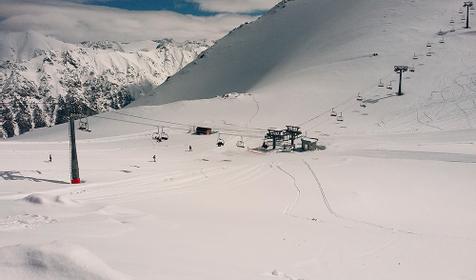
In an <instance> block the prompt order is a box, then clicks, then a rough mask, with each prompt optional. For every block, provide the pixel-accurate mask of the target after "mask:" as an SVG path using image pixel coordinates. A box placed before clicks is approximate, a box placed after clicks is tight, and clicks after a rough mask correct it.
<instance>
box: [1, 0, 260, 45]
mask: <svg viewBox="0 0 476 280" xmlns="http://www.w3.org/2000/svg"><path fill="white" fill-rule="evenodd" d="M76 2H81V0H74V1H73V2H65V1H48V0H37V1H34V2H33V1H24V0H0V31H6V32H24V31H30V30H34V31H37V32H39V33H42V34H45V35H49V36H53V37H56V38H58V39H60V40H63V41H65V42H79V41H86V40H93V41H94V40H116V41H125V42H128V41H138V40H150V39H161V38H174V39H176V40H178V41H183V40H191V39H211V40H214V39H218V38H220V37H222V36H223V35H225V34H226V33H227V32H228V31H230V30H231V29H233V28H234V27H236V26H238V25H240V24H241V23H243V22H245V21H251V20H253V19H254V17H250V16H246V15H233V14H218V15H215V16H208V17H200V16H192V15H183V14H179V13H175V12H169V11H127V10H121V9H115V8H108V7H99V6H91V5H83V4H80V3H76Z"/></svg>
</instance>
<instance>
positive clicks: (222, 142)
mask: <svg viewBox="0 0 476 280" xmlns="http://www.w3.org/2000/svg"><path fill="white" fill-rule="evenodd" d="M217 146H218V147H223V146H225V140H223V138H221V136H220V134H218V138H217Z"/></svg>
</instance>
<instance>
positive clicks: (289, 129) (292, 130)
mask: <svg viewBox="0 0 476 280" xmlns="http://www.w3.org/2000/svg"><path fill="white" fill-rule="evenodd" d="M300 129H301V128H300V127H299V126H294V125H287V126H286V130H285V134H287V135H289V137H290V140H291V148H293V149H294V140H296V138H297V137H299V136H301V134H302V132H301V131H299V130H300Z"/></svg>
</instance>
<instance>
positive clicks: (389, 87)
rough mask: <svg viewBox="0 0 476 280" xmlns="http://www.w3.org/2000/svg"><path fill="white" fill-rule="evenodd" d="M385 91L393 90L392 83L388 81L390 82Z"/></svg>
mask: <svg viewBox="0 0 476 280" xmlns="http://www.w3.org/2000/svg"><path fill="white" fill-rule="evenodd" d="M387 89H388V90H392V89H393V86H392V81H390V82H389V83H388V85H387Z"/></svg>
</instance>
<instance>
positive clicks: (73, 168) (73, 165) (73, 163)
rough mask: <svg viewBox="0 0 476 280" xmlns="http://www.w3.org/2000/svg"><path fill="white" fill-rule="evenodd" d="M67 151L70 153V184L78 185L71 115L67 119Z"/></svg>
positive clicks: (77, 168) (74, 137)
mask: <svg viewBox="0 0 476 280" xmlns="http://www.w3.org/2000/svg"><path fill="white" fill-rule="evenodd" d="M69 149H70V151H71V184H80V183H81V179H80V178H79V164H78V153H77V151H76V133H75V130H74V117H73V116H72V115H71V116H70V117H69Z"/></svg>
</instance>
